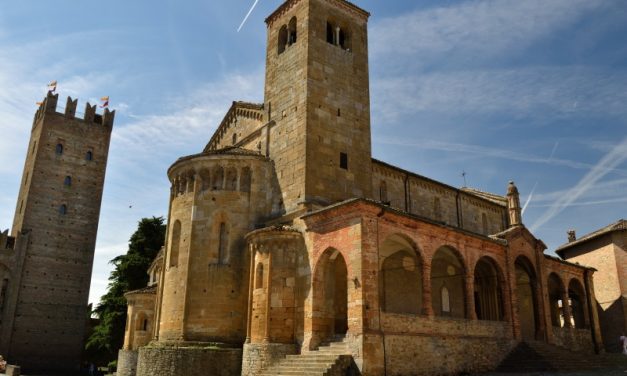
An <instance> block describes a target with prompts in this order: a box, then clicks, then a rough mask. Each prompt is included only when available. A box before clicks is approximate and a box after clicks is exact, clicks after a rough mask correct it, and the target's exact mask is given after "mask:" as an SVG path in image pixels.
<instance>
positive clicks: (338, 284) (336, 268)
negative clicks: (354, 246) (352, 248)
mask: <svg viewBox="0 0 627 376" xmlns="http://www.w3.org/2000/svg"><path fill="white" fill-rule="evenodd" d="M331 269H332V270H331V271H332V273H333V278H331V279H332V280H333V284H334V286H333V291H332V292H331V293H330V295H331V296H332V297H333V317H334V318H335V320H334V325H333V334H335V335H344V334H346V332H347V331H348V291H347V278H346V277H347V271H346V263H345V262H344V257H342V255H341V254H339V253H338V256H337V257H336V259H335V261H333V264H332V265H331Z"/></svg>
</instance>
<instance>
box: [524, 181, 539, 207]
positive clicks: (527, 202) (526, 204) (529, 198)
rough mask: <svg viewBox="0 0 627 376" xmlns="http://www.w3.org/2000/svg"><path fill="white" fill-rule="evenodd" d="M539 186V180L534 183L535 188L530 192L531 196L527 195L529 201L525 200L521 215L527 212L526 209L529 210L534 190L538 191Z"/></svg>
mask: <svg viewBox="0 0 627 376" xmlns="http://www.w3.org/2000/svg"><path fill="white" fill-rule="evenodd" d="M537 186H538V182H536V184H534V185H533V188H532V189H531V193H530V194H529V197H527V201H526V202H525V205H523V208H522V211H521V213H520V215H523V214H525V210H527V206H529V203H530V202H531V199H532V198H533V192H535V191H536V187H537Z"/></svg>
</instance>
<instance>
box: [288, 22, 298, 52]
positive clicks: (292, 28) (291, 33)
mask: <svg viewBox="0 0 627 376" xmlns="http://www.w3.org/2000/svg"><path fill="white" fill-rule="evenodd" d="M296 23H297V22H296V17H292V19H291V20H290V23H289V26H288V36H287V44H288V46H291V45H292V44H294V43H296V37H297V34H296Z"/></svg>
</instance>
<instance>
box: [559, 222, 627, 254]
mask: <svg viewBox="0 0 627 376" xmlns="http://www.w3.org/2000/svg"><path fill="white" fill-rule="evenodd" d="M625 230H627V220H624V219H620V220H618V221H616V222H614V223H612V224H610V225H607V226H605V227H603V228H600V229H598V230H596V231H593V232H591V233H589V234H586V235H584V236H582V237H581V238H579V239H577V240H575V241H572V242H569V243H566V244H562V245H560V246H559V247H557V250H556V251H555V252H556V253H557V254H558V255H560V256H561V257H564V256H563V252H564V251H565V250H566V249H568V248H571V247H573V246H575V245H578V244H582V243H585V242H587V241H589V240H592V239H595V238H598V237H599V236H602V235H605V234H609V233H610V232H614V231H625Z"/></svg>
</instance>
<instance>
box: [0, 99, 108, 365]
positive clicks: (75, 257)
mask: <svg viewBox="0 0 627 376" xmlns="http://www.w3.org/2000/svg"><path fill="white" fill-rule="evenodd" d="M57 100H58V95H53V94H52V93H48V95H47V96H46V98H45V100H44V102H43V104H41V106H40V107H39V109H38V110H37V112H36V114H35V119H34V122H33V128H32V130H31V138H30V143H29V146H28V150H27V155H26V162H25V165H24V172H23V176H22V182H21V185H20V193H19V196H18V201H17V207H16V211H15V217H14V221H13V228H12V236H13V237H14V238H16V239H17V241H18V244H21V251H20V252H18V253H16V254H15V260H13V261H14V262H13V269H14V270H12V272H11V275H12V280H11V281H10V283H11V289H10V294H8V299H9V302H8V304H5V309H7V310H9V311H10V312H5V314H6V315H4V317H5V318H7V319H6V320H4V321H3V322H2V324H1V325H2V328H1V330H2V339H1V340H0V347H1V348H0V352H1V353H2V354H6V355H8V357H9V359H10V360H11V362H12V363H14V364H21V365H22V366H23V368H26V369H29V370H33V369H35V370H36V369H42V370H46V371H50V370H72V369H76V368H77V367H78V366H79V365H80V357H81V353H82V347H83V339H84V338H83V337H84V330H85V323H86V320H87V319H88V317H89V312H88V306H87V304H88V297H89V286H90V279H91V272H92V266H93V260H94V250H95V245H96V233H97V230H98V219H99V216H100V204H101V201H102V191H103V185H104V178H105V169H106V165H107V157H108V154H109V142H110V139H111V129H112V127H113V120H114V115H115V111H109V110H108V109H105V110H104V113H103V114H97V113H96V106H90V105H89V103H88V104H87V106H86V108H85V113H84V114H83V117H82V118H79V117H77V116H76V107H77V100H72V99H71V98H68V100H67V104H66V106H65V109H64V110H63V112H57ZM25 234H28V242H27V244H22V243H24V241H23V239H24V235H25ZM21 240H22V241H21ZM20 241H21V243H20Z"/></svg>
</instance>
